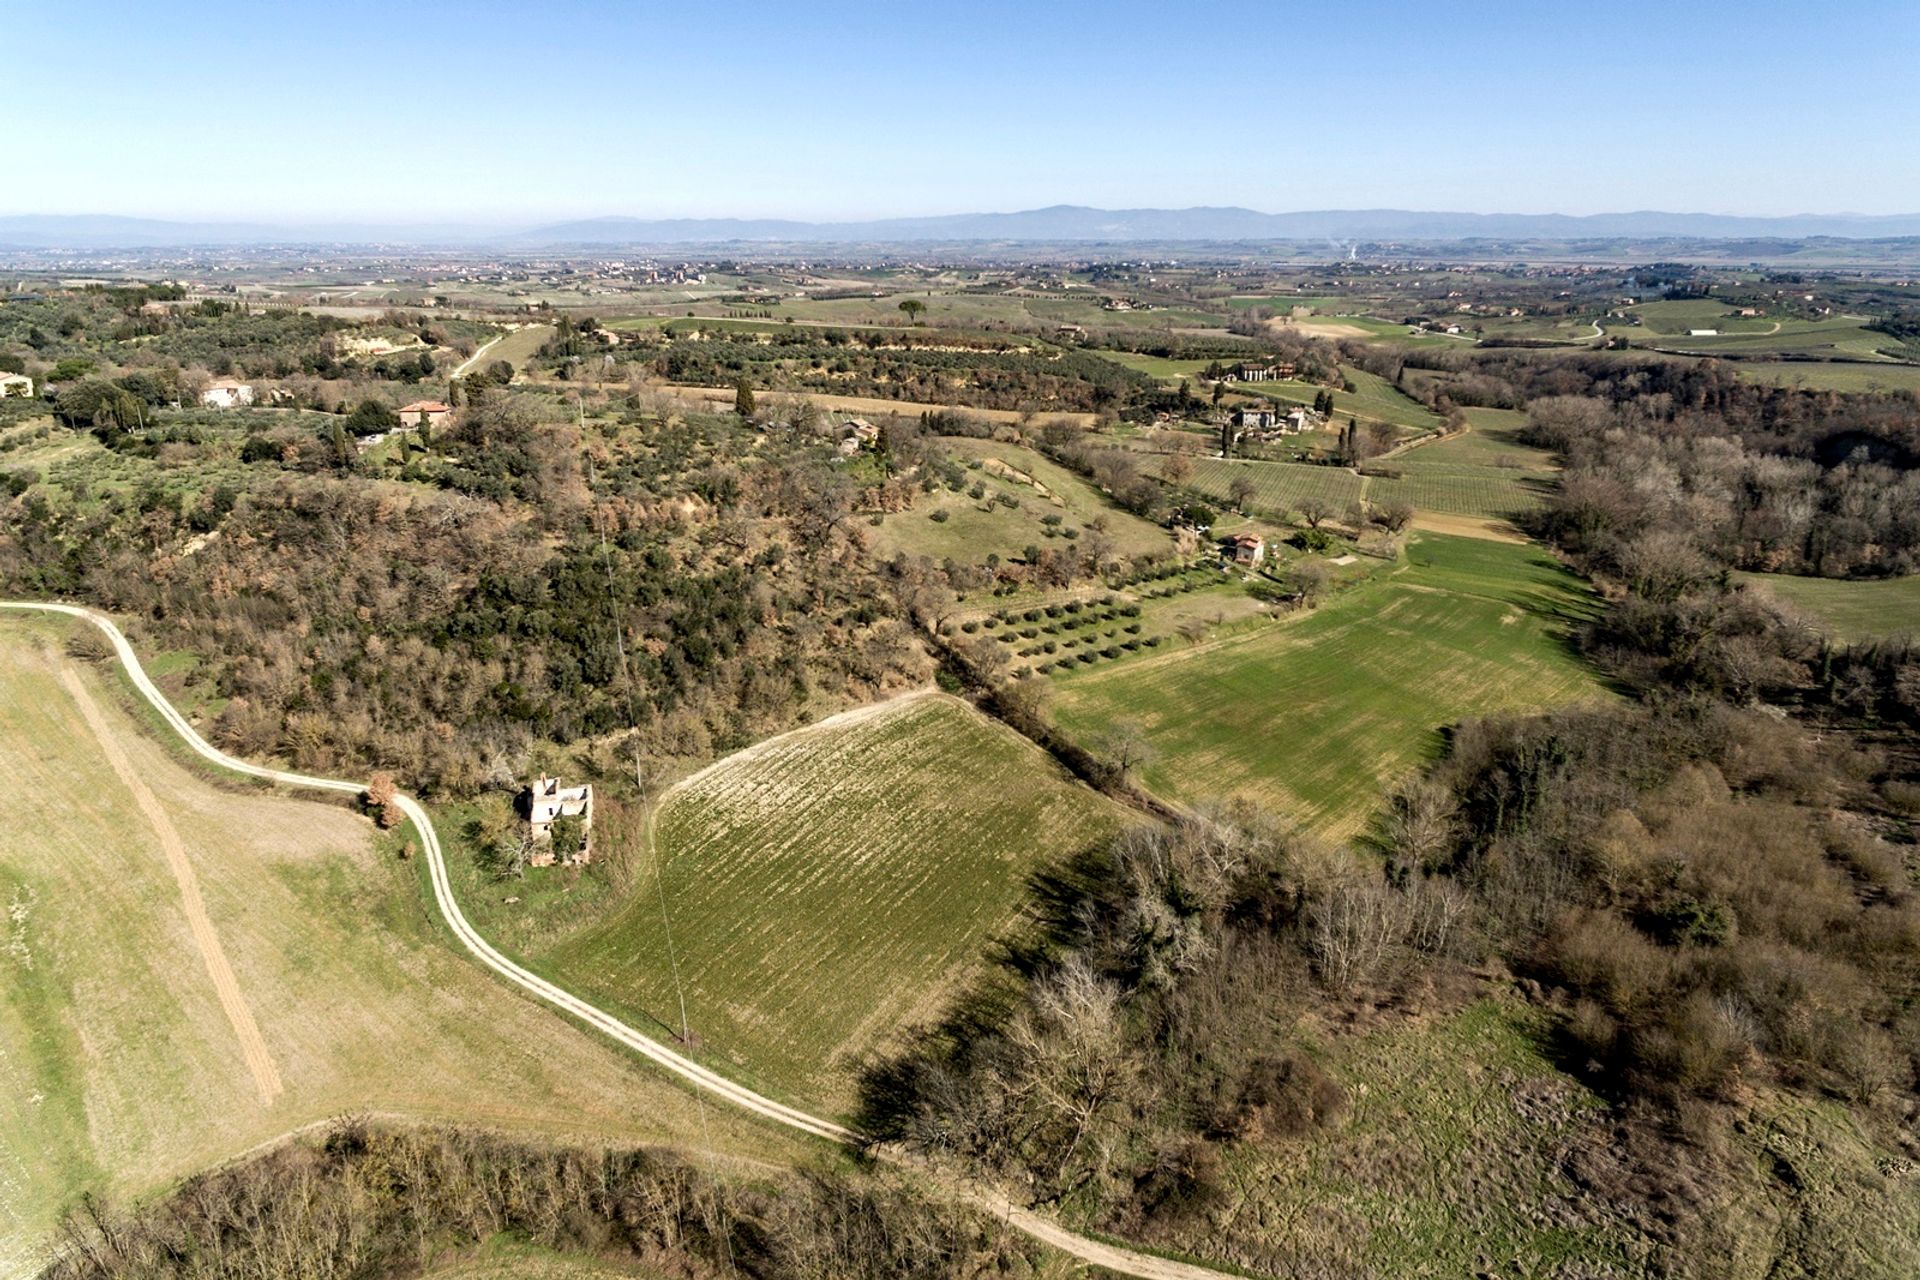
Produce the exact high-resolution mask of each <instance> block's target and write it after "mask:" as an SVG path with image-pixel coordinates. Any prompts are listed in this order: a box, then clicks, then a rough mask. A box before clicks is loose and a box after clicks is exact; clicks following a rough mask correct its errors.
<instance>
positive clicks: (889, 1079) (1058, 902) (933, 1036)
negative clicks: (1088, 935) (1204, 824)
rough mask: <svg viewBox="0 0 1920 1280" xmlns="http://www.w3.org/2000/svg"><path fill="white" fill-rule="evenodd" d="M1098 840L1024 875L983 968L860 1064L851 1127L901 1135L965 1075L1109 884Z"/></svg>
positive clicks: (887, 1137)
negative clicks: (1014, 907) (1018, 902)
mask: <svg viewBox="0 0 1920 1280" xmlns="http://www.w3.org/2000/svg"><path fill="white" fill-rule="evenodd" d="M1112 870H1113V861H1112V857H1111V855H1110V854H1109V852H1108V848H1107V846H1106V845H1105V844H1101V845H1093V846H1088V847H1086V848H1084V849H1081V850H1078V851H1077V852H1075V853H1072V854H1069V855H1068V856H1066V857H1065V858H1062V859H1061V860H1060V861H1058V862H1056V863H1054V864H1053V865H1051V866H1048V867H1043V868H1040V869H1038V870H1036V871H1034V872H1033V873H1032V874H1030V875H1029V876H1028V877H1027V895H1026V901H1025V903H1024V904H1023V906H1022V909H1021V919H1020V921H1019V923H1017V924H1016V925H1015V926H1014V927H1013V928H1012V929H1010V930H1008V931H1007V932H1006V933H1004V934H1003V935H1001V936H1000V937H998V938H995V939H994V940H993V941H992V942H990V943H989V944H988V945H987V947H986V948H985V955H984V957H983V958H984V960H985V961H986V964H985V968H984V971H983V972H982V973H981V974H980V976H979V977H978V978H976V979H974V980H973V981H972V982H971V983H970V984H969V985H968V986H967V987H966V988H965V989H964V990H962V991H961V992H960V993H959V994H958V995H956V996H955V997H954V998H953V999H952V1001H951V1003H949V1005H948V1006H947V1009H946V1011H945V1012H943V1013H942V1014H941V1015H940V1016H939V1017H938V1018H937V1019H936V1020H935V1021H933V1022H931V1023H928V1024H927V1025H924V1026H921V1027H918V1028H915V1029H912V1030H910V1031H908V1032H906V1033H905V1034H903V1035H902V1036H901V1037H900V1039H899V1042H898V1045H897V1047H895V1048H893V1049H892V1050H891V1051H881V1052H880V1053H876V1054H875V1055H873V1056H871V1057H869V1058H868V1060H867V1061H865V1062H863V1063H862V1064H861V1066H860V1069H859V1079H858V1083H857V1093H858V1101H857V1102H856V1104H855V1109H854V1119H855V1127H856V1128H857V1129H859V1130H860V1131H861V1132H862V1133H865V1134H867V1135H868V1136H869V1137H871V1138H872V1139H873V1140H875V1141H882V1142H884V1141H895V1140H898V1139H900V1138H902V1137H905V1136H906V1135H907V1134H908V1133H909V1132H910V1131H911V1130H912V1128H913V1126H914V1123H915V1121H916V1119H917V1118H918V1117H919V1114H920V1111H921V1106H922V1104H923V1103H924V1102H925V1100H926V1099H928V1098H929V1097H937V1096H939V1095H940V1094H941V1093H942V1092H943V1089H942V1081H943V1080H945V1079H952V1078H955V1077H958V1076H960V1075H964V1074H965V1073H966V1072H967V1070H968V1068H969V1064H970V1063H971V1061H972V1058H973V1052H974V1048H975V1046H976V1045H979V1044H982V1043H983V1042H985V1041H986V1040H988V1039H989V1038H990V1036H991V1033H993V1032H995V1031H998V1030H999V1029H1000V1028H1001V1027H1002V1026H1004V1025H1005V1024H1006V1021H1007V1019H1008V1017H1009V1016H1010V1015H1011V1014H1012V1013H1013V1011H1014V1009H1015V1008H1016V1007H1018V1005H1019V1004H1020V1001H1021V999H1022V996H1023V995H1024V993H1025V991H1026V986H1027V983H1028V981H1029V980H1030V979H1032V978H1033V977H1034V976H1035V975H1036V974H1037V973H1039V972H1041V970H1042V969H1044V968H1045V966H1046V964H1047V963H1048V961H1049V960H1050V959H1051V958H1052V957H1053V956H1054V955H1055V953H1056V952H1057V951H1058V950H1059V948H1060V947H1062V946H1064V945H1066V944H1067V943H1068V942H1069V941H1071V940H1072V939H1074V938H1075V937H1076V936H1079V935H1081V934H1083V933H1084V931H1085V929H1086V927H1087V925H1088V921H1089V918H1090V915H1091V910H1090V904H1091V903H1092V902H1094V901H1095V900H1096V899H1097V898H1099V897H1100V896H1102V895H1103V894H1105V893H1107V892H1109V891H1111V888H1112V878H1111V876H1112Z"/></svg>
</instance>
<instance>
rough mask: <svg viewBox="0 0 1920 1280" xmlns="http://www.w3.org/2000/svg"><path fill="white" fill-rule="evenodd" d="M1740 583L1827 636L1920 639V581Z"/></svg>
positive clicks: (1746, 576)
mask: <svg viewBox="0 0 1920 1280" xmlns="http://www.w3.org/2000/svg"><path fill="white" fill-rule="evenodd" d="M1737 576H1738V577H1739V579H1740V580H1741V581H1742V582H1744V583H1747V584H1748V585H1749V586H1754V587H1758V588H1760V589H1761V590H1763V591H1765V592H1767V593H1768V594H1769V595H1773V596H1777V597H1779V598H1780V599H1781V600H1783V601H1785V602H1786V603H1787V604H1790V605H1792V606H1793V607H1794V608H1796V609H1798V610H1800V611H1801V612H1802V613H1805V614H1807V615H1808V616H1809V617H1811V618H1812V619H1813V620H1814V621H1815V622H1818V623H1820V624H1821V625H1822V627H1823V628H1824V629H1825V630H1826V632H1827V634H1828V635H1831V636H1832V637H1833V638H1834V639H1836V640H1840V641H1843V642H1845V643H1849V644H1852V643H1856V642H1858V641H1862V640H1872V639H1876V638H1878V637H1883V636H1892V635H1920V576H1915V577H1910V578H1877V579H1873V580H1870V581H1861V582H1854V581H1849V580H1847V579H1844V578H1806V577H1800V576H1797V575H1795V574H1790V573H1742V574H1739V575H1737Z"/></svg>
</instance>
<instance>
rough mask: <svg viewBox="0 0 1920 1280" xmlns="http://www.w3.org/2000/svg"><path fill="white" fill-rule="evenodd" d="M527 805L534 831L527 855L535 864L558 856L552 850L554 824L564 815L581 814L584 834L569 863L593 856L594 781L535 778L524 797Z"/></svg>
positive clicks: (543, 864) (546, 864) (544, 863)
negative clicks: (569, 783) (575, 783)
mask: <svg viewBox="0 0 1920 1280" xmlns="http://www.w3.org/2000/svg"><path fill="white" fill-rule="evenodd" d="M523 800H524V803H525V804H526V806H527V825H528V826H529V827H530V828H531V829H532V833H533V854H532V856H531V857H529V858H528V859H527V861H528V862H530V863H532V864H533V865H534V866H536V867H550V866H552V865H553V864H554V862H555V861H556V860H557V859H556V858H555V856H554V851H553V824H554V823H555V822H557V821H558V820H559V819H561V818H578V819H580V827H581V830H582V832H583V834H584V836H585V838H584V839H583V840H582V841H581V845H580V849H579V851H578V852H577V853H573V854H570V855H568V856H567V858H566V859H565V861H566V863H567V865H568V866H577V865H578V864H580V863H583V862H587V861H589V860H591V859H592V857H593V784H592V783H590V782H583V783H581V784H580V785H579V786H577V787H563V786H561V785H560V779H558V778H550V777H542V778H536V779H534V782H533V785H532V786H530V787H528V788H527V794H526V795H525V796H524V797H523Z"/></svg>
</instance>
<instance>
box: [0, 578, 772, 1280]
mask: <svg viewBox="0 0 1920 1280" xmlns="http://www.w3.org/2000/svg"><path fill="white" fill-rule="evenodd" d="M68 625H69V624H67V623H65V622H64V621H63V622H60V623H51V622H41V621H24V620H20V619H19V618H17V617H16V616H12V615H9V616H6V617H4V618H0V761H4V762H5V764H6V767H7V771H8V775H9V777H10V778H12V780H13V783H14V785H15V787H16V788H17V791H18V794H20V795H23V796H31V797H32V802H33V805H34V811H35V818H34V820H33V821H31V822H15V823H12V824H10V825H9V828H8V833H7V837H6V838H5V839H4V840H0V901H3V902H4V904H5V907H6V911H7V917H6V919H5V921H4V922H0V931H4V932H5V934H6V937H5V941H4V945H0V1097H4V1098H6V1099H7V1102H6V1104H5V1105H0V1274H12V1273H13V1272H14V1271H16V1270H18V1267H19V1263H20V1262H21V1260H22V1258H23V1257H24V1256H25V1255H26V1254H27V1253H28V1252H29V1251H31V1250H32V1249H34V1248H35V1247H37V1246H38V1244H39V1243H40V1242H41V1241H42V1240H43V1239H44V1238H45V1236H46V1233H47V1232H49V1231H50V1230H51V1229H52V1226H53V1223H54V1221H55V1218H56V1216H57V1215H58V1213H59V1212H60V1211H61V1210H62V1209H64V1208H65V1207H66V1206H67V1205H69V1204H71V1203H72V1202H73V1200H74V1199H75V1198H76V1197H78V1196H79V1195H80V1194H81V1193H82V1192H87V1191H93V1192H100V1193H105V1194H107V1195H110V1196H112V1197H114V1198H116V1199H118V1198H123V1197H126V1196H130V1195H139V1194H144V1193H148V1192H152V1191H154V1190H157V1189H159V1188H160V1187H162V1186H164V1185H166V1184H168V1183H170V1182H171V1181H173V1180H175V1179H177V1178H180V1177H182V1176H185V1175H186V1174H189V1173H192V1172H194V1171H197V1170H200V1169H204V1168H206V1167H207V1166H209V1165H212V1164H214V1163H217V1162H219V1161H221V1160H224V1159H227V1158H229V1157H232V1156H235V1155H237V1154H239V1153H241V1152H243V1151H246V1150H247V1149H249V1148H251V1147H253V1146H255V1145H257V1144H259V1143H262V1142H266V1141H268V1140H270V1139H273V1138H276V1137H278V1136H279V1135H281V1134H284V1133H286V1132H288V1131H289V1130H292V1129H295V1128H298V1127H300V1126H301V1125H304V1124H308V1123H310V1122H314V1121H320V1120H324V1119H326V1118H328V1117H330V1116H336V1115H340V1114H343V1113H351V1112H380V1113H387V1114H393V1115H401V1116H412V1117H420V1118H427V1119H436V1120H457V1121H462V1122H468V1123H480V1124H486V1125H492V1126H497V1127H500V1128H504V1129H514V1130H521V1131H537V1132H542V1133H550V1134H558V1135H565V1136H572V1137H577V1138H581V1139H586V1140H593V1139H624V1140H642V1141H659V1142H669V1143H680V1144H687V1145H700V1144H702V1143H704V1142H706V1141H707V1139H706V1137H705V1136H704V1135H705V1134H706V1133H707V1132H708V1131H707V1130H705V1129H703V1128H702V1126H701V1125H700V1124H699V1123H698V1112H697V1110H696V1108H695V1107H694V1105H693V1103H692V1100H691V1099H690V1098H689V1097H688V1096H687V1095H686V1094H684V1093H682V1092H681V1091H680V1090H678V1089H677V1088H675V1087H673V1086H671V1085H669V1084H668V1083H666V1081H665V1080H664V1079H663V1078H662V1077H660V1076H658V1075H656V1074H655V1073H654V1072H652V1071H651V1070H650V1069H648V1068H646V1067H643V1066H641V1065H640V1064H639V1062H638V1061H637V1060H636V1059H634V1058H632V1057H630V1056H628V1055H626V1054H625V1053H623V1052H621V1051H620V1050H618V1049H616V1048H615V1047H614V1046H612V1045H611V1044H609V1043H608V1042H606V1041H605V1040H603V1039H602V1038H600V1037H599V1036H597V1035H593V1034H590V1033H588V1032H586V1031H584V1030H582V1029H580V1028H578V1027H575V1026H574V1025H573V1024H572V1023H570V1022H568V1021H567V1020H565V1019H564V1018H562V1017H560V1016H558V1015H557V1014H555V1013H553V1012H552V1011H551V1010H549V1009H547V1008H545V1007H543V1006H540V1005H537V1004H535V1003H533V1002H532V1001H529V1000H526V999H523V998H522V997H520V996H519V995H517V994H515V993H513V992H512V991H510V990H509V989H507V988H506V987H505V986H503V985H501V984H499V983H497V982H495V981H493V980H492V979H491V978H490V977H489V976H488V975H487V974H485V973H484V972H483V971H482V970H481V969H480V968H479V967H478V966H477V965H475V964H474V963H473V962H472V960H471V959H470V958H469V957H467V956H466V955H465V954H464V953H463V952H460V951H458V950H457V949H456V948H455V945H454V944H453V942H452V939H451V936H450V935H448V934H446V933H445V931H444V930H443V928H442V927H441V926H440V925H439V924H438V923H437V917H435V916H434V915H432V914H431V907H430V906H429V905H428V900H427V898H426V896H425V895H426V888H425V884H424V880H423V877H422V875H421V872H420V862H419V859H417V858H416V859H414V861H413V862H411V863H409V862H404V861H402V860H400V859H399V858H398V857H397V856H396V853H397V850H398V848H399V843H400V841H399V838H394V837H389V838H387V839H385V840H381V841H376V839H375V836H374V831H373V827H372V825H371V824H370V823H369V822H367V820H366V819H364V818H361V817H358V816H355V815H354V814H351V813H349V812H348V811H346V810H345V809H342V808H337V807H334V806H330V805H322V804H317V803H313V802H309V801H304V800H295V799H287V798H281V797H278V796H275V795H271V794H267V793H266V792H264V791H262V790H260V789H259V788H255V787H243V786H239V785H232V786H231V787H216V786H215V785H213V784H212V783H211V782H209V781H208V780H206V778H205V777H203V776H202V775H200V774H198V773H196V772H192V771H190V770H189V769H188V768H187V767H186V766H184V765H183V764H181V763H179V762H178V761H177V760H176V758H175V756H174V754H173V753H172V751H171V750H170V749H169V748H168V747H167V746H163V745H162V742H161V740H159V739H157V738H156V737H155V736H153V734H152V730H151V727H150V724H149V718H148V717H145V716H141V717H136V716H133V715H129V714H128V713H127V712H125V711H123V710H122V699H123V698H125V697H127V696H129V695H128V694H127V693H125V692H124V689H125V686H124V685H123V684H122V683H121V681H120V679H119V677H118V676H117V675H115V674H113V671H114V669H112V668H102V667H93V666H82V665H79V664H75V663H73V662H72V661H71V660H70V659H67V658H65V656H64V650H63V648H62V640H63V637H64V636H65V634H66V630H67V626H68ZM69 678H77V679H78V680H79V685H78V688H79V690H80V692H79V693H76V692H75V691H74V688H73V687H72V686H70V685H69V683H68V679H69ZM83 699H84V701H83ZM90 713H91V717H92V718H90ZM152 719H154V720H157V717H152ZM96 726H97V727H96ZM110 749H111V750H113V751H116V752H118V753H119V754H118V756H117V758H116V757H114V756H110V755H109V754H108V751H109V750H110ZM129 779H132V780H133V781H130V780H129ZM136 783H137V786H138V790H136V789H135V788H136ZM155 813H158V814H159V815H160V816H159V818H158V819H157V820H156V818H155V817H154V814H155ZM162 824H164V826H163V825H162ZM169 835H172V836H176V837H177V840H178V844H177V845H170V844H169V841H168V837H169ZM170 850H171V851H170ZM181 866H184V867H185V868H187V872H186V874H187V875H188V876H189V877H190V882H191V883H192V884H193V885H194V886H195V889H196V891H197V895H198V898H199V901H200V903H201V904H202V908H203V909H202V910H201V911H199V912H193V911H191V910H190V908H189V905H188V904H189V898H188V896H187V890H186V889H185V888H184V887H183V884H184V883H186V881H183V880H182V878H181V875H182V873H181V872H180V870H179V869H178V868H179V867H181ZM209 938H211V939H212V940H213V941H212V942H211V943H209V942H208V939H209ZM210 954H217V955H218V956H219V957H220V958H221V961H220V963H223V964H224V972H225V973H227V974H230V975H231V985H227V984H224V983H222V982H221V981H220V980H218V979H216V977H215V976H214V975H215V973H216V972H217V971H219V970H218V968H217V964H216V962H215V961H213V960H211V959H209V955H210ZM229 1000H232V1001H233V1002H234V1003H231V1004H230V1003H229ZM236 1010H238V1011H239V1012H237V1013H236ZM249 1021H250V1022H251V1024H252V1026H253V1027H254V1028H255V1033H254V1034H253V1035H249V1033H247V1032H246V1031H245V1029H244V1028H245V1027H246V1026H247V1024H248V1022H249ZM248 1046H257V1049H258V1056H254V1055H253V1054H252V1053H251V1051H250V1049H249V1047H248ZM711 1124H712V1128H711V1131H710V1132H711V1141H712V1143H713V1144H714V1145H715V1146H716V1147H717V1148H718V1149H720V1150H723V1151H728V1152H735V1153H740V1152H745V1151H752V1152H753V1153H754V1154H755V1155H756V1156H757V1157H759V1158H762V1159H781V1158H786V1156H783V1155H782V1153H787V1154H788V1155H790V1154H791V1153H793V1152H795V1151H797V1150H798V1144H795V1143H793V1142H791V1141H790V1140H788V1139H786V1138H785V1137H783V1136H782V1135H780V1134H778V1133H773V1132H763V1131H762V1130H761V1127H760V1126H757V1125H753V1124H751V1123H749V1122H748V1121H746V1120H743V1119H738V1118H735V1117H734V1116H731V1115H724V1116H721V1115H716V1116H714V1117H712V1119H711ZM769 1144H771V1146H770V1145H769Z"/></svg>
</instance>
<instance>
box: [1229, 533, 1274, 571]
mask: <svg viewBox="0 0 1920 1280" xmlns="http://www.w3.org/2000/svg"><path fill="white" fill-rule="evenodd" d="M1220 558H1221V559H1222V560H1226V561H1229V562H1231V563H1233V564H1244V565H1256V564H1260V563H1261V562H1262V561H1264V560H1265V559H1266V558H1267V540H1266V539H1265V538H1262V537H1261V536H1260V535H1259V534H1257V533H1236V534H1234V535H1233V536H1232V537H1231V538H1228V539H1227V540H1226V541H1224V542H1222V543H1221V544H1220Z"/></svg>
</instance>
